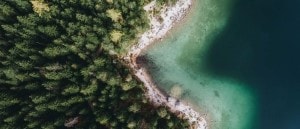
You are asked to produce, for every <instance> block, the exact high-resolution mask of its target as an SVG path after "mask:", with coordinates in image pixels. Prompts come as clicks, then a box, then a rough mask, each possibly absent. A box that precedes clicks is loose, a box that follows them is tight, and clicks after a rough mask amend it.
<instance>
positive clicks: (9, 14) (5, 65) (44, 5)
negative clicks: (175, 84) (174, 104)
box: [0, 0, 187, 129]
mask: <svg viewBox="0 0 300 129" xmlns="http://www.w3.org/2000/svg"><path fill="white" fill-rule="evenodd" d="M147 3H149V0H133V1H132V0H131V1H130V0H100V1H95V0H34V2H33V1H31V2H30V1H23V0H2V1H1V2H0V24H1V26H0V32H1V34H0V98H1V100H0V128H5V129H12V128H13V129H23V128H25V129H29V128H34V129H52V128H53V129H54V128H55V129H56V128H67V127H73V128H78V129H82V128H101V129H106V128H139V127H140V125H141V126H143V128H158V127H159V128H173V127H176V128H177V127H178V128H179V129H182V128H187V125H186V122H185V121H183V120H181V119H178V118H177V117H176V116H175V115H174V114H171V113H170V112H169V111H168V110H166V109H165V108H164V107H154V106H153V105H151V104H150V103H149V102H148V101H147V99H146V97H145V96H144V94H143V93H144V89H142V87H141V86H140V85H141V82H139V81H138V80H136V79H135V78H133V77H132V76H131V75H130V74H131V73H130V70H129V69H128V68H127V67H126V66H125V65H123V64H122V62H121V60H120V59H119V58H118V57H119V55H120V54H122V53H121V52H124V51H125V50H126V49H127V48H128V46H131V45H132V44H134V43H135V41H136V35H137V33H140V32H141V31H142V30H143V29H141V28H145V29H146V28H147V27H148V26H147V23H148V21H147V18H146V16H145V13H144V11H143V9H142V7H143V6H144V5H145V4H147ZM33 7H34V8H33ZM75 118H76V119H75ZM141 123H142V124H141ZM66 125H67V126H66Z"/></svg>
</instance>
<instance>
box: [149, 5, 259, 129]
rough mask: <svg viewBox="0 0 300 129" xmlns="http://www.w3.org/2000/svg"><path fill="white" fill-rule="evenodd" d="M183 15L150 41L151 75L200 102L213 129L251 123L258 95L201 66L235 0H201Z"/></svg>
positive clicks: (245, 128) (240, 128)
mask: <svg viewBox="0 0 300 129" xmlns="http://www.w3.org/2000/svg"><path fill="white" fill-rule="evenodd" d="M195 4H196V5H195V7H194V8H193V10H192V13H191V14H189V16H188V18H187V19H186V21H184V22H183V24H182V25H180V26H179V27H177V29H176V30H174V32H173V33H172V34H170V35H169V36H168V37H167V38H166V39H165V40H164V41H162V42H160V43H157V44H155V45H153V46H152V47H150V48H149V49H148V50H147V52H146V55H147V56H148V57H149V58H152V60H153V62H154V64H155V67H156V68H155V69H152V70H151V74H152V76H153V78H154V80H155V81H156V82H157V83H159V85H160V86H161V88H163V89H164V90H166V91H167V92H168V91H170V89H171V87H172V86H173V85H174V84H178V85H180V86H182V89H183V90H184V99H187V100H191V101H192V103H194V104H196V105H198V107H199V108H198V111H199V112H201V113H203V114H207V119H208V123H209V124H210V125H211V128H212V129H251V128H252V126H251V125H252V123H253V120H254V117H255V112H256V109H255V105H256V103H257V102H256V98H255V97H254V92H253V90H252V89H250V88H249V87H247V86H246V84H244V83H242V82H239V81H238V80H235V79H234V78H224V77H218V76H214V75H210V74H208V72H206V69H205V62H204V61H205V57H206V53H207V49H208V48H209V46H210V44H211V39H213V38H214V37H215V36H216V35H217V34H218V33H219V32H220V31H221V30H222V29H223V28H224V27H225V25H226V24H227V21H228V18H229V12H230V9H231V7H232V5H233V4H234V1H233V0H223V1H220V0H199V1H197V2H196V3H195Z"/></svg>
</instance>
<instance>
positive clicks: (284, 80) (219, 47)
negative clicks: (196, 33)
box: [199, 0, 300, 129]
mask: <svg viewBox="0 0 300 129" xmlns="http://www.w3.org/2000/svg"><path fill="white" fill-rule="evenodd" d="M211 42H212V43H211V46H210V47H209V49H208V54H207V56H206V57H205V62H206V68H207V69H208V71H209V73H210V74H213V75H215V76H224V77H233V78H236V79H238V80H240V81H242V82H245V83H247V84H249V86H251V88H252V89H254V90H255V91H256V92H257V96H258V98H259V99H258V101H259V104H258V117H257V122H258V128H259V129H300V0H238V1H237V2H236V3H235V5H234V6H233V8H232V10H231V13H230V17H229V21H228V23H227V24H226V26H225V28H224V29H223V30H222V31H221V33H219V34H218V35H217V36H216V37H215V38H213V39H211ZM200 56H202V55H199V58H200Z"/></svg>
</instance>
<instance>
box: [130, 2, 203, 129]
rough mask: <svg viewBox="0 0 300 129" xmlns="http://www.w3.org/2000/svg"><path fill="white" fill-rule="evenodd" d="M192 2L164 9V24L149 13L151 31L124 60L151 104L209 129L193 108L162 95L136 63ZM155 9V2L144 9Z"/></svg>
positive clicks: (194, 126)
mask: <svg viewBox="0 0 300 129" xmlns="http://www.w3.org/2000/svg"><path fill="white" fill-rule="evenodd" d="M192 2H193V1H192V0H178V1H177V2H176V4H175V5H174V6H171V7H163V9H162V11H161V14H160V16H161V18H163V21H162V22H159V20H158V17H157V16H156V17H154V16H152V14H151V13H148V14H149V15H148V18H149V19H150V21H151V22H150V27H151V29H150V30H149V31H146V32H145V33H143V34H142V35H141V37H140V39H139V42H138V44H137V45H135V46H133V47H132V48H131V49H130V51H129V52H128V54H127V55H126V56H125V57H124V60H126V61H127V62H129V65H130V67H131V68H132V69H133V70H134V71H135V73H134V74H135V76H136V77H138V78H139V79H140V80H141V81H142V82H143V83H144V85H145V87H146V89H147V93H146V96H147V97H149V99H150V101H151V102H153V103H154V104H155V105H166V106H167V107H169V108H170V111H171V112H173V113H176V114H178V115H179V116H181V117H182V118H185V119H187V120H188V121H189V122H190V124H191V125H192V128H193V129H207V128H208V127H207V123H206V120H205V119H204V118H203V116H201V115H200V114H199V113H198V112H196V111H195V110H193V109H192V108H191V106H188V105H187V104H185V103H183V102H180V101H179V100H177V99H176V98H173V97H169V96H165V95H164V94H162V93H161V91H160V90H159V89H158V88H157V86H156V85H155V84H154V83H152V81H151V78H150V76H149V75H148V73H147V72H146V69H144V68H138V67H137V64H136V61H135V59H136V57H137V56H138V55H139V54H140V53H141V51H142V50H143V49H144V48H146V47H147V46H149V45H150V44H151V43H153V42H154V41H155V40H159V39H162V38H163V37H164V36H165V35H166V34H167V32H168V31H169V30H170V29H172V27H173V26H174V24H175V23H177V22H179V21H180V20H181V19H183V17H184V16H185V15H186V13H187V11H188V10H189V9H190V7H191V5H192ZM154 7H155V0H154V1H152V2H151V3H150V4H148V5H146V6H145V7H144V9H145V10H146V11H147V12H149V11H151V10H152V9H153V8H154Z"/></svg>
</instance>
